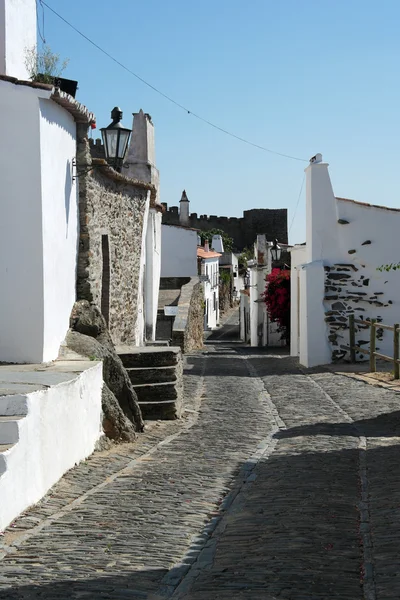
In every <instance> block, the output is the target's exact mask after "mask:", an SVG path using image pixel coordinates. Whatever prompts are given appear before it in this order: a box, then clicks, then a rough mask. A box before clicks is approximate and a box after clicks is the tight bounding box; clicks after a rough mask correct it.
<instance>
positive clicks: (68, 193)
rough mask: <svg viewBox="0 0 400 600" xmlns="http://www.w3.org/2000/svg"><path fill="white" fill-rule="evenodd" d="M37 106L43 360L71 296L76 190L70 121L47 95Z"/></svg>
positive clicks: (58, 336) (63, 328)
mask: <svg viewBox="0 0 400 600" xmlns="http://www.w3.org/2000/svg"><path fill="white" fill-rule="evenodd" d="M39 109H40V158H41V190H42V237H43V287H44V340H43V361H45V362H46V361H50V360H53V359H54V358H56V357H57V355H58V351H59V348H60V343H61V341H62V340H63V339H64V337H65V334H66V332H67V330H68V327H69V317H70V313H71V309H72V306H73V304H74V302H75V297H76V294H75V285H76V261H77V250H78V191H77V186H76V184H75V181H72V175H73V173H72V159H73V157H74V156H75V153H76V124H75V121H74V119H73V117H72V116H71V115H70V114H69V113H68V112H67V111H66V110H64V109H63V108H62V107H61V106H59V105H58V104H56V103H55V102H53V101H52V100H45V99H41V100H39Z"/></svg>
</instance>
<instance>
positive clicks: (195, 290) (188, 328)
mask: <svg viewBox="0 0 400 600" xmlns="http://www.w3.org/2000/svg"><path fill="white" fill-rule="evenodd" d="M203 323H204V293H203V285H202V284H201V283H200V282H199V280H198V279H197V277H196V278H193V279H191V280H190V282H189V283H187V284H186V285H184V286H182V289H181V295H180V298H179V302H178V314H177V316H176V317H175V321H174V325H173V330H172V344H173V345H174V346H180V347H181V349H182V352H184V353H187V352H192V351H193V350H198V349H200V348H202V347H203Z"/></svg>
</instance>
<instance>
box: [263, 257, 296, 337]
mask: <svg viewBox="0 0 400 600" xmlns="http://www.w3.org/2000/svg"><path fill="white" fill-rule="evenodd" d="M266 282H267V284H266V286H265V292H264V294H263V296H262V297H263V299H264V302H265V304H266V305H267V312H268V314H269V317H270V319H271V321H273V322H276V323H279V331H281V332H282V334H283V337H284V338H285V339H286V340H289V337H290V271H285V270H281V269H272V272H271V273H270V274H269V275H267V277H266Z"/></svg>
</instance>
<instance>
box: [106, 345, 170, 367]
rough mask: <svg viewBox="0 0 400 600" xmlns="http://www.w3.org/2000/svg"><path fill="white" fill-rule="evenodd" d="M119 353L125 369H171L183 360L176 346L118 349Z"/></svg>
mask: <svg viewBox="0 0 400 600" xmlns="http://www.w3.org/2000/svg"><path fill="white" fill-rule="evenodd" d="M117 353H118V356H119V357H120V359H121V360H122V364H123V365H124V367H125V368H131V367H132V368H133V367H170V366H173V365H176V364H177V363H178V362H179V361H180V360H181V349H180V348H179V347H174V346H168V347H161V348H159V347H155V346H144V347H140V348H129V347H128V348H126V347H119V348H118V347H117Z"/></svg>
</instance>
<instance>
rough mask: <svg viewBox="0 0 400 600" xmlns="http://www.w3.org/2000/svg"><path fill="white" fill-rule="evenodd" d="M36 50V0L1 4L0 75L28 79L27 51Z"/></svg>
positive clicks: (7, 0) (3, 1)
mask: <svg viewBox="0 0 400 600" xmlns="http://www.w3.org/2000/svg"><path fill="white" fill-rule="evenodd" d="M38 10H39V9H38ZM36 46H37V39H36V2H35V0H23V1H21V0H19V1H16V0H0V75H9V76H10V77H17V79H29V78H30V76H31V74H30V73H29V71H28V69H27V67H26V64H25V60H26V51H27V49H28V51H31V50H32V49H34V48H36Z"/></svg>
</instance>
